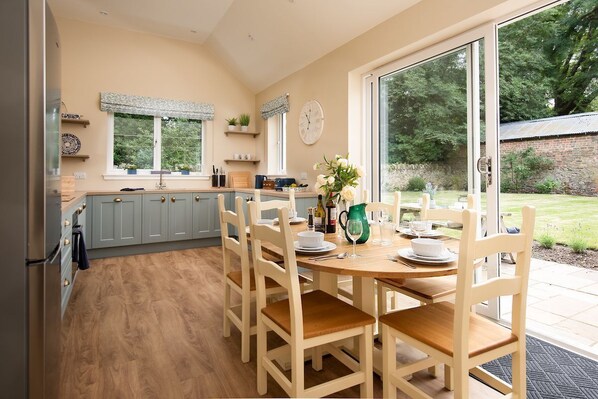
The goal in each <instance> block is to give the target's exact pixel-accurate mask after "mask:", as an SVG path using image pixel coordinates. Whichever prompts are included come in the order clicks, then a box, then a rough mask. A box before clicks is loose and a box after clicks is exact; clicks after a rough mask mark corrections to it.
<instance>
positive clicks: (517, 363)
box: [511, 338, 527, 398]
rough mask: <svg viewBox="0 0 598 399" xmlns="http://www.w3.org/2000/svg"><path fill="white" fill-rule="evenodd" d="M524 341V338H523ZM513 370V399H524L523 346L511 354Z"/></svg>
mask: <svg viewBox="0 0 598 399" xmlns="http://www.w3.org/2000/svg"><path fill="white" fill-rule="evenodd" d="M523 339H525V338H523ZM511 362H512V363H511V369H512V370H513V397H517V398H525V397H526V394H527V381H526V380H525V375H526V370H525V367H526V366H525V345H523V348H519V350H518V351H517V352H515V353H513V356H512V360H511Z"/></svg>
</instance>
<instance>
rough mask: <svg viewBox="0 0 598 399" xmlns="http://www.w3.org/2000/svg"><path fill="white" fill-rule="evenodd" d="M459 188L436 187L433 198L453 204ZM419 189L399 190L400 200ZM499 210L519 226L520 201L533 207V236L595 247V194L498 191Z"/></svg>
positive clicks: (413, 195)
mask: <svg viewBox="0 0 598 399" xmlns="http://www.w3.org/2000/svg"><path fill="white" fill-rule="evenodd" d="M466 194H467V193H465V192H459V191H439V192H438V193H436V196H435V200H436V204H437V205H439V206H451V205H453V204H454V203H455V202H456V201H457V199H458V198H459V196H460V195H466ZM421 195H422V193H421V192H419V191H403V192H401V202H402V203H406V202H417V200H418V199H419V198H421ZM385 197H388V198H386V199H385V202H390V201H392V197H391V194H390V193H385ZM500 198H501V211H502V212H510V213H511V216H505V218H504V220H505V224H506V225H507V226H508V227H511V226H517V227H521V208H522V207H523V206H524V205H532V206H534V207H536V229H535V232H534V238H536V239H538V238H539V237H540V236H541V235H542V234H545V233H546V234H549V235H551V236H552V237H554V238H555V239H556V242H557V243H561V244H565V245H567V244H569V242H570V241H571V240H572V239H573V238H581V239H584V240H585V241H586V243H587V244H588V247H589V248H594V249H598V197H579V196H574V195H561V194H501V197H500ZM482 208H485V193H483V194H482Z"/></svg>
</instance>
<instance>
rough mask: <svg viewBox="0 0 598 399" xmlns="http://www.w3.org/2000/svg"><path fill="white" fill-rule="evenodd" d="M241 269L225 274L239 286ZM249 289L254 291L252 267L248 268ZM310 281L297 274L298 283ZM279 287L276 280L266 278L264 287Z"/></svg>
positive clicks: (240, 285)
mask: <svg viewBox="0 0 598 399" xmlns="http://www.w3.org/2000/svg"><path fill="white" fill-rule="evenodd" d="M242 273H243V272H241V270H237V271H234V272H230V273H228V274H227V275H226V277H227V278H228V279H230V280H231V281H232V282H233V283H235V284H236V285H237V286H238V287H239V288H241V287H242V286H243V283H242V281H243V276H242ZM249 273H250V274H249V290H250V291H255V274H254V272H253V268H251V269H249ZM308 282H310V281H309V280H307V279H306V278H305V277H302V276H299V284H304V283H308ZM276 287H280V285H278V283H276V281H274V280H272V279H271V278H266V289H269V288H276Z"/></svg>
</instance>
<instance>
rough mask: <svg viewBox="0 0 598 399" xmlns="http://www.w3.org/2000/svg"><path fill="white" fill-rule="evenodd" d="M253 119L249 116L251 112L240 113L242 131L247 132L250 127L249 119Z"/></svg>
mask: <svg viewBox="0 0 598 399" xmlns="http://www.w3.org/2000/svg"><path fill="white" fill-rule="evenodd" d="M250 120H251V117H250V116H249V114H241V115H239V124H240V125H241V131H242V132H246V131H247V129H248V128H249V121H250Z"/></svg>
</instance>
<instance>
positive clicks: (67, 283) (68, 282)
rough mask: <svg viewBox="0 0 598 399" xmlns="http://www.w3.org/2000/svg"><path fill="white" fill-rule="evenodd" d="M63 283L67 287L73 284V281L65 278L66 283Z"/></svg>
mask: <svg viewBox="0 0 598 399" xmlns="http://www.w3.org/2000/svg"><path fill="white" fill-rule="evenodd" d="M62 285H64V286H65V287H68V286H69V285H71V282H70V281H68V280H67V279H66V278H65V279H64V283H62Z"/></svg>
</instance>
